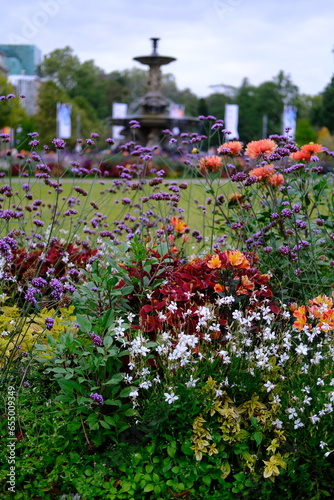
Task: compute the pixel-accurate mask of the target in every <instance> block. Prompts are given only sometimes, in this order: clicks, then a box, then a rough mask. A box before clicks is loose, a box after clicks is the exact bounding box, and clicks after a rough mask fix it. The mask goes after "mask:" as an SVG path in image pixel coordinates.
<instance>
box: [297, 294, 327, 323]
mask: <svg viewBox="0 0 334 500" xmlns="http://www.w3.org/2000/svg"><path fill="white" fill-rule="evenodd" d="M333 293H334V292H333ZM308 303H309V305H308V306H300V307H296V305H292V306H291V309H292V310H293V315H294V317H295V318H297V319H296V321H295V322H294V323H293V326H294V327H295V328H297V330H299V331H300V330H302V329H303V328H304V327H305V326H308V327H311V325H310V324H308V323H307V320H313V321H314V320H316V322H317V326H318V328H320V329H321V330H323V331H326V332H327V331H329V330H334V309H333V299H332V298H331V297H327V295H319V296H318V297H316V298H315V299H311V300H309V301H308Z"/></svg>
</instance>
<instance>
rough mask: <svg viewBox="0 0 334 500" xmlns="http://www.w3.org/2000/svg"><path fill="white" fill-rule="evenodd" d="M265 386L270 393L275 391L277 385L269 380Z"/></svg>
mask: <svg viewBox="0 0 334 500" xmlns="http://www.w3.org/2000/svg"><path fill="white" fill-rule="evenodd" d="M263 386H264V387H265V388H266V389H267V392H270V391H272V390H273V389H275V387H276V384H273V383H272V382H270V380H268V381H267V382H266V383H265V384H263Z"/></svg>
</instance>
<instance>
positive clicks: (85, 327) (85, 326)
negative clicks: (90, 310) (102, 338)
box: [76, 314, 92, 333]
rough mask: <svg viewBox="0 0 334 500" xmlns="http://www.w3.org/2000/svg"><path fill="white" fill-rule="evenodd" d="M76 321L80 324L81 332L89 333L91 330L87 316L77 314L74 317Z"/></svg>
mask: <svg viewBox="0 0 334 500" xmlns="http://www.w3.org/2000/svg"><path fill="white" fill-rule="evenodd" d="M76 322H77V323H79V325H80V330H81V331H82V332H86V333H89V332H91V331H92V323H91V322H90V320H89V319H88V318H87V316H83V315H82V314H78V315H77V317H76Z"/></svg>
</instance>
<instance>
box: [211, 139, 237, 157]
mask: <svg viewBox="0 0 334 500" xmlns="http://www.w3.org/2000/svg"><path fill="white" fill-rule="evenodd" d="M226 148H228V149H229V150H230V153H229V155H230V156H239V155H240V153H241V151H242V148H243V144H242V142H240V141H229V142H224V144H222V145H221V146H219V148H218V149H217V153H219V154H224V153H221V151H222V150H223V149H226Z"/></svg>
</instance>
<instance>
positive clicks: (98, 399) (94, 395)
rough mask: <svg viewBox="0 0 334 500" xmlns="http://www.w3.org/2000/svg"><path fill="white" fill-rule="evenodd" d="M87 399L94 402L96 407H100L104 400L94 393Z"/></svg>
mask: <svg viewBox="0 0 334 500" xmlns="http://www.w3.org/2000/svg"><path fill="white" fill-rule="evenodd" d="M89 397H90V398H91V399H92V400H93V401H94V403H96V404H98V405H102V404H103V401H104V400H103V397H102V396H101V394H98V393H97V392H94V393H92V394H91V395H90V396H89Z"/></svg>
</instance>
